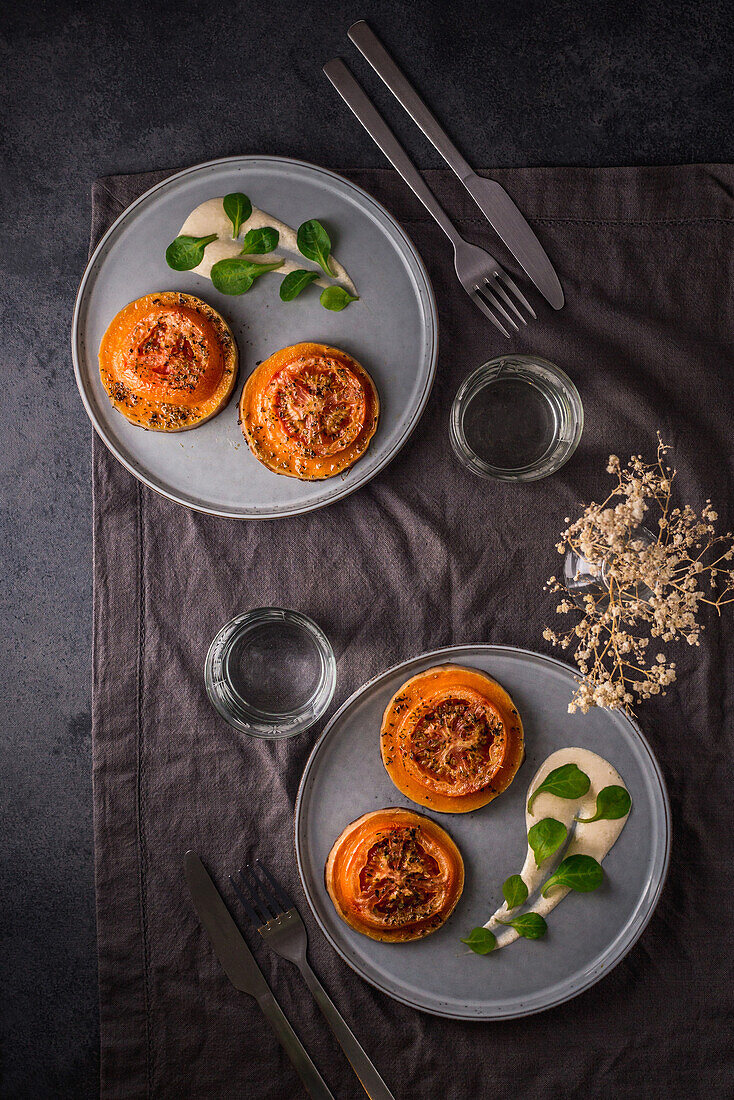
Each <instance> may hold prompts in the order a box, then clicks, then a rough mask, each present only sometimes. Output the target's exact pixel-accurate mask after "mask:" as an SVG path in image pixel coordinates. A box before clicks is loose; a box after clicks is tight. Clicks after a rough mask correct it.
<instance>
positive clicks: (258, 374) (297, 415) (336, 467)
mask: <svg viewBox="0 0 734 1100" xmlns="http://www.w3.org/2000/svg"><path fill="white" fill-rule="evenodd" d="M379 413H380V401H379V398H378V396H377V390H376V388H375V384H374V382H373V381H372V379H371V378H370V376H369V374H368V373H367V371H366V370H365V369H364V367H363V366H362V365H361V364H360V363H358V362H357V360H356V359H352V357H351V355H347V353H346V352H345V351H340V350H339V349H338V348H332V347H329V346H328V345H326V344H294V345H293V346H292V347H288V348H282V349H281V350H280V351H276V352H275V354H274V355H271V356H270V358H269V359H266V360H265V362H264V363H261V364H260V366H259V367H256V368H255V370H254V371H253V372H252V374H251V375H250V377H249V378H248V379H247V381H246V383H245V386H244V389H243V390H242V398H241V400H240V423H241V426H242V431H243V433H244V436H245V439H246V440H247V442H248V444H249V446H250V450H251V451H252V453H253V454H254V456H255V458H257V459H259V461H260V462H262V463H263V465H264V466H267V468H268V469H269V470H272V471H273V473H276V474H285V476H286V477H296V478H299V479H300V480H301V481H319V480H322V479H324V478H327V477H334V475H335V474H340V473H342V472H343V471H344V470H347V469H348V468H349V467H350V466H352V465H353V464H354V463H355V462H356V461H357V459H358V458H361V456H362V455H363V454H364V453H365V451H366V450H367V447H368V446H369V442H370V440H371V439H372V436H373V435H374V434H375V430H376V428H377V420H378V417H379Z"/></svg>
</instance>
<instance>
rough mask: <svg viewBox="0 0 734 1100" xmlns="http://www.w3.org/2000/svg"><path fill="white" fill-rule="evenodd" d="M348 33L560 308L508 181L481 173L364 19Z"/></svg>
mask: <svg viewBox="0 0 734 1100" xmlns="http://www.w3.org/2000/svg"><path fill="white" fill-rule="evenodd" d="M347 34H348V36H349V38H350V39H351V41H352V42H353V43H354V45H355V46H356V47H357V49H358V50H359V52H360V53H361V54H362V56H363V57H364V58H365V60H366V61H368V62H369V63H370V65H371V66H372V68H373V69H374V70H375V72H376V73H377V75H378V76H379V77H380V79H381V80H382V81H383V82H384V83H385V84H386V85H387V87H388V88H389V89H390V91H391V92H392V94H393V95H394V96H395V98H396V99H397V101H398V103H400V105H401V106H402V107H404V108H405V110H406V111H407V112H408V114H409V115H410V117H411V118H412V119H413V121H414V122H415V123H417V125H418V126H419V127H420V128H421V130H422V131H423V133H424V134H425V135H426V137H427V138H428V140H429V141H430V142H431V143H432V145H433V146H434V147H435V148H436V149H437V150H438V152H439V153H440V154H441V156H442V157H443V159H444V160H445V161H446V163H447V164H448V166H449V168H451V170H452V171H453V172H454V173H455V174H456V175H457V176H458V178H459V179H460V180H461V182H462V183H463V184H464V187H465V188H466V189H467V191H468V192H469V194H470V195H471V197H472V198H473V199H474V201H475V203H476V204H477V206H478V207H479V209H480V210H481V211H482V213H483V214H484V216H485V218H486V219H487V221H488V222H489V224H490V225H491V226H492V228H493V229H494V231H495V233H496V234H497V236H498V237H499V238H500V240H502V241H503V242H504V244H505V245H506V247H507V248H508V249H509V250H510V252H511V253H512V255H513V256H514V257H515V259H516V260H517V261H518V263H519V264H520V265H521V266H522V267H523V268H524V269H525V271H526V272H527V274H528V276H529V277H530V278H531V279H532V281H533V282H534V283H535V285H536V287H537V288H538V290H539V291H540V293H541V294H542V295H543V296H544V297H545V298H546V299H547V301H548V302H549V303H550V304H551V305H552V306H553V308H554V309H560V308H561V307H562V306H563V303H564V297H563V288H562V287H561V284H560V282H559V279H558V276H557V275H556V272H555V269H554V267H553V264H552V263H551V262H550V260H549V259H548V255H547V253H546V251H545V249H544V248H543V246H542V244H541V243H540V241H539V240H538V238H537V236H536V235H535V233H534V232H533V230H532V229H531V228H530V225H529V224H528V222H527V219H526V218H525V217H524V216H523V214H522V213H521V212H520V210H519V209H518V207H517V206H516V204H515V203H514V202H513V200H512V199H511V198H510V196H509V195H508V194H507V192H506V191H505V189H504V187H502V185H501V184H499V183H497V181H496V180H487V179H484V178H483V177H482V176H478V175H477V173H476V172H475V171H474V170H473V168H472V167H471V166H470V165H469V164H468V162H467V161H466V160H465V159H464V157H463V156H462V155H461V153H460V152H459V150H458V149H457V148H456V146H455V145H454V143H453V142H452V140H451V138H450V137H449V136H448V134H447V133H446V131H445V130H444V128H443V126H441V123H440V122H439V121H438V119H437V118H436V116H435V115H434V114H433V113H432V112H431V111H430V110H429V109H428V107H427V106H426V104H425V103H424V102H423V100H422V99H421V97H420V96H419V95H418V93H417V92H416V90H415V88H414V87H413V86H412V84H410V82H409V81H408V80H407V78H406V77H405V75H404V74H403V73H402V72H401V70H400V69H399V68H398V66H397V65H396V63H395V62H394V61H393V59H392V57H391V56H390V54H389V53H388V52H387V50H386V49H385V47H384V46H383V44H382V42H380V40H379V38H378V37H377V35H376V34H375V33H374V31H373V30H372V28H371V27H370V26H369V24H368V23H367V22H366V21H365V20H364V19H360V20H359V22H357V23H354V24H353V25H352V26H351V27H350V28H349V30H348V31H347Z"/></svg>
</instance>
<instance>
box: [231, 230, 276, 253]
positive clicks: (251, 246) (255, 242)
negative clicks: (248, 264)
mask: <svg viewBox="0 0 734 1100" xmlns="http://www.w3.org/2000/svg"><path fill="white" fill-rule="evenodd" d="M279 240H280V233H279V232H278V230H277V229H273V227H272V225H265V226H263V228H262V229H248V231H247V233H245V239H244V241H243V242H242V252H241V253H240V255H241V256H247V255H255V256H262V255H264V254H265V253H266V252H274V251H275V249H276V248H277V247H278V241H279Z"/></svg>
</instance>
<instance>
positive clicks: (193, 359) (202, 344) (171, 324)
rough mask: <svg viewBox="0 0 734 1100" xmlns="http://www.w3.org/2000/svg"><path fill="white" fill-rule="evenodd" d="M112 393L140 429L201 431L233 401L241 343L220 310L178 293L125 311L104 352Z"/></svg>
mask: <svg viewBox="0 0 734 1100" xmlns="http://www.w3.org/2000/svg"><path fill="white" fill-rule="evenodd" d="M99 371H100V379H101V381H102V384H103V386H104V388H105V390H106V391H107V395H108V397H109V399H110V401H111V402H112V404H113V405H114V406H115V408H116V409H117V410H118V411H119V412H121V413H122V415H123V416H124V417H125V418H126V419H127V420H129V421H130V422H131V423H132V424H137V425H138V426H139V427H141V428H147V429H150V430H152V431H159V432H179V431H186V430H188V429H190V428H195V427H197V426H198V425H199V424H203V423H204V421H206V420H209V419H210V418H211V417H212V416H215V415H216V414H217V413H218V412H219V411H220V410H221V409H223V408H224V406H225V405H226V403H227V401H228V400H229V398H230V396H231V393H232V390H233V388H234V384H235V379H236V377H237V345H236V344H235V341H234V337H233V336H232V333H231V331H230V329H229V326H228V325H227V323H226V321H225V320H224V318H223V317H222V316H221V315H220V314H219V313H217V311H216V310H215V309H212V307H211V306H209V305H207V303H206V302H203V301H201V299H200V298H194V297H193V296H192V295H191V294H182V293H179V292H178V291H161V292H160V293H157V294H146V295H145V296H144V297H142V298H137V299H136V300H135V301H134V302H130V303H129V304H128V305H126V306H125V308H124V309H121V310H120V312H119V313H118V314H116V316H115V317H113V319H112V321H111V322H110V324H109V327H108V328H107V331H106V332H105V334H104V336H103V337H102V341H101V343H100V347H99Z"/></svg>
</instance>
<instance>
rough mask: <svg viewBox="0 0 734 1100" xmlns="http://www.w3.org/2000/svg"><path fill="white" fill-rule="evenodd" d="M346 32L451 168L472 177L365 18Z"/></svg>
mask: <svg viewBox="0 0 734 1100" xmlns="http://www.w3.org/2000/svg"><path fill="white" fill-rule="evenodd" d="M347 35H348V36H349V38H350V39H351V40H352V42H353V43H354V45H355V46H356V47H357V49H358V50H359V52H360V53H361V54H362V56H363V57H364V58H365V60H366V61H369V63H370V65H371V66H372V68H373V69H374V70H375V72H376V73H377V75H378V76H379V77H380V79H381V80H382V81H383V83H385V84H386V85H387V87H388V88H389V89H390V91H391V92H392V94H393V95H394V96H395V98H396V99H397V101H398V103H399V104H400V105H401V106H402V107H404V108H405V110H406V111H407V112H408V114H409V115H410V117H411V118H412V119H413V121H414V122H415V123H417V125H418V126H420V128H421V130H422V131H423V133H424V134H425V135H426V137H427V138H428V140H429V141H430V142H431V144H432V145H434V146H435V148H436V149H437V150H438V152H439V153H440V154H441V156H442V157H443V159H444V160H445V161H446V163H447V164H448V166H449V168H451V170H452V171H453V172H455V173H456V175H457V176H458V177H459V179H460V180H461V181H462V182H463V181H464V180H466V179H468V178H469V176H473V175H474V172H473V170H472V168H471V166H470V165H469V164H468V163H467V162H466V161H465V160H464V158H463V157H462V155H461V153H460V152H459V150H458V149H457V148H456V146H455V145H454V143H453V141H452V140H451V138H450V137H449V135H448V134H447V133H446V131H445V130H444V128H443V126H442V125H441V123H440V122H439V121H438V119H437V118H436V116H435V115H434V114H433V113H432V112H431V111H429V109H428V107H426V105H425V103H424V102H423V100H422V99H421V97H420V96H419V95H418V93H417V92H416V90H415V88H414V87H413V85H412V84H411V83H410V82H409V81H408V79H407V78H406V77H405V76H403V74H402V72H401V71H400V69H399V68H398V67H397V65H396V64H395V62H394V61H393V59H392V58H391V57H390V54H389V53H388V52H387V50H386V49H385V47H384V46H383V44H382V42H380V40H379V38H378V37H377V35H376V34H375V32H374V31H373V30H372V28H371V27H370V26H369V24H368V23H366V22H365V20H364V19H360V20H359V22H358V23H354V24H353V25H352V26H351V27H350V28H349V30H348V31H347Z"/></svg>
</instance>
